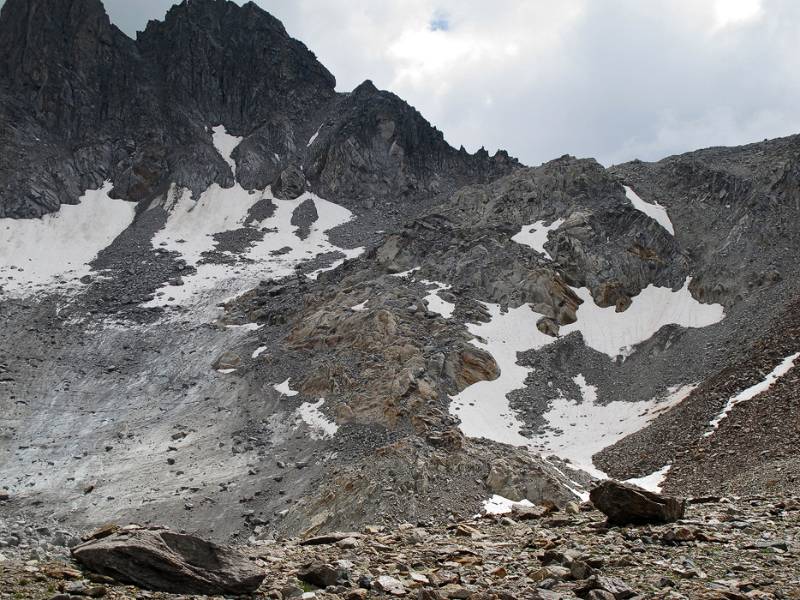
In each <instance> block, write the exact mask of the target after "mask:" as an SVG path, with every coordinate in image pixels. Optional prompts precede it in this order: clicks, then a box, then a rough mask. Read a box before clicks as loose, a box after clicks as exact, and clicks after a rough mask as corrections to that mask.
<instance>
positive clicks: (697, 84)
mask: <svg viewBox="0 0 800 600" xmlns="http://www.w3.org/2000/svg"><path fill="white" fill-rule="evenodd" d="M105 3H106V6H107V8H108V11H109V13H110V15H111V18H112V20H113V21H114V22H115V23H117V24H118V25H119V26H120V27H121V28H122V29H123V30H125V31H126V32H127V33H129V34H131V35H135V32H136V30H138V29H142V28H143V27H144V25H145V23H146V21H147V20H148V19H151V18H161V17H163V15H164V13H165V12H166V10H167V8H168V7H169V6H170V5H171V4H172V3H173V2H171V1H170V0H136V1H133V0H105ZM257 3H258V4H259V5H261V6H262V7H263V8H265V9H266V10H268V11H269V12H271V13H272V14H273V15H275V16H276V17H278V18H279V19H281V20H282V21H283V23H284V25H285V26H286V28H287V30H288V31H289V33H290V34H291V35H292V36H293V37H296V38H298V39H300V40H302V41H303V42H304V43H305V44H306V45H307V46H308V47H309V48H310V49H311V50H313V51H314V52H315V53H316V54H317V56H318V57H319V59H320V60H321V61H322V63H323V64H325V65H326V66H327V67H328V69H330V70H331V72H333V74H334V75H335V76H336V79H337V82H338V89H339V90H340V91H349V90H351V89H352V88H354V87H355V86H356V85H358V84H359V83H360V82H361V81H363V80H364V79H372V80H373V81H374V82H375V84H376V85H377V86H378V87H380V88H383V89H388V90H391V91H393V92H395V93H396V94H398V95H399V96H401V97H402V98H404V99H405V100H407V101H408V102H409V103H410V104H412V105H414V106H415V107H416V108H417V109H419V110H420V111H421V112H422V114H423V115H424V116H425V117H426V118H427V119H428V120H429V121H431V122H432V123H433V124H434V125H436V126H437V127H438V128H439V129H441V130H442V131H444V134H445V137H446V138H447V140H448V141H449V142H450V143H451V144H453V145H454V146H456V147H458V146H459V145H461V144H463V145H464V146H465V147H466V148H467V149H468V150H470V151H474V150H476V149H478V148H479V147H481V146H485V147H486V149H487V150H489V151H490V152H494V150H496V149H497V148H505V149H507V150H508V151H509V152H510V153H511V154H512V155H514V156H517V157H519V158H520V159H521V160H522V161H523V162H525V163H527V164H538V163H540V162H543V161H545V160H549V159H551V158H555V157H558V156H560V155H562V154H566V153H569V154H574V155H577V156H593V157H595V158H597V159H598V160H600V161H601V162H603V163H604V164H612V163H616V162H622V161H626V160H630V159H633V158H642V159H645V160H654V159H659V158H662V157H664V156H667V155H669V154H674V153H677V152H684V151H687V150H692V149H696V148H700V147H706V146H712V145H732V144H741V143H746V142H750V141H758V140H761V139H764V138H767V137H777V136H782V135H788V134H791V133H797V132H800V1H799V0H493V1H491V2H489V1H486V0H336V1H332V0H257Z"/></svg>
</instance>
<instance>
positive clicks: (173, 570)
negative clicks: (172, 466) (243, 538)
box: [72, 528, 266, 595]
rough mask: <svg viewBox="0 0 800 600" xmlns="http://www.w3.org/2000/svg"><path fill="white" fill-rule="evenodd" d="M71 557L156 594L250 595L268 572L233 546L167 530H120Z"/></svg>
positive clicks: (87, 544)
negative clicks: (157, 592) (156, 592)
mask: <svg viewBox="0 0 800 600" xmlns="http://www.w3.org/2000/svg"><path fill="white" fill-rule="evenodd" d="M72 555H73V557H74V558H75V560H77V561H78V562H79V563H81V564H82V565H83V566H84V567H86V568H87V569H89V570H91V571H93V572H95V573H100V574H101V575H107V576H109V577H112V578H113V579H115V580H117V581H120V582H122V583H131V584H134V585H137V586H139V587H141V588H144V589H149V590H153V591H159V592H173V593H180V594H206V595H219V594H234V595H237V594H249V593H252V592H255V591H256V590H257V589H258V588H259V586H260V585H261V583H262V581H263V580H264V577H265V575H266V574H265V572H264V571H263V570H261V569H259V568H258V567H256V566H255V565H253V564H252V563H251V562H250V561H249V560H248V559H247V557H245V556H244V555H243V554H240V553H239V552H237V551H235V550H233V549H232V548H229V547H226V546H218V545H217V544H213V543H211V542H207V541H205V540H203V539H200V538H198V537H195V536H191V535H186V534H181V533H175V532H174V531H170V530H168V529H140V528H136V529H131V528H126V529H121V530H119V531H117V532H115V533H112V534H111V535H108V536H106V537H103V538H101V539H94V540H90V541H88V542H86V543H84V544H80V545H79V546H76V547H75V548H73V549H72Z"/></svg>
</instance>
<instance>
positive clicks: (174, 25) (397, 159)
mask: <svg viewBox="0 0 800 600" xmlns="http://www.w3.org/2000/svg"><path fill="white" fill-rule="evenodd" d="M0 52H2V56H3V57H4V58H3V59H2V60H0V88H1V89H2V91H0V122H2V123H3V124H4V127H3V133H2V134H0V135H1V136H2V137H0V148H1V149H2V151H3V152H2V154H3V158H2V159H0V182H2V183H0V217H17V218H26V217H35V216H40V215H42V214H45V213H48V212H53V211H56V210H58V207H59V206H60V205H61V204H62V203H64V204H74V203H75V202H76V201H77V199H78V197H79V196H80V194H81V193H83V191H85V190H86V189H87V188H90V187H99V185H100V184H101V183H102V182H103V181H104V180H107V179H110V180H111V181H113V183H114V192H113V195H114V196H115V197H119V198H123V199H127V200H131V201H139V200H143V199H149V198H151V197H153V196H154V195H155V194H157V193H159V192H161V191H163V190H164V189H165V188H166V187H167V186H168V185H169V184H171V183H175V184H177V185H179V186H181V187H187V188H189V189H191V190H192V191H193V192H194V193H195V194H199V193H200V192H202V191H203V190H205V189H206V188H207V187H208V185H210V184H211V183H214V182H216V183H219V184H220V185H222V186H225V187H228V186H230V185H232V184H233V177H234V176H233V173H232V172H231V169H230V168H228V166H227V165H226V163H225V162H224V161H222V160H221V158H220V157H219V155H218V154H217V153H216V152H215V151H214V149H213V146H212V144H211V137H210V134H209V128H211V127H214V126H217V125H224V126H225V128H226V129H227V131H228V132H230V133H232V134H235V135H238V136H242V137H244V138H245V139H244V142H243V143H242V144H241V145H240V147H239V149H238V151H237V152H238V154H237V156H236V158H237V161H238V162H239V163H240V169H239V171H238V173H237V179H238V180H239V181H240V182H241V183H242V184H243V185H244V186H245V187H246V188H248V189H263V188H265V187H266V186H268V185H269V184H271V183H273V182H275V181H276V179H277V178H279V176H280V175H281V173H283V172H285V171H286V170H287V169H290V170H296V169H298V168H300V167H303V166H307V167H308V170H309V176H308V182H307V184H308V185H309V186H310V187H311V188H312V189H319V190H321V191H324V192H325V193H327V194H328V195H330V196H333V197H334V199H339V200H345V199H355V200H359V199H364V198H372V199H375V198H381V197H389V196H392V197H401V198H404V199H409V200H413V199H418V198H422V197H427V196H430V195H432V194H435V193H438V192H440V191H442V190H443V189H450V188H452V187H454V185H456V184H458V183H460V182H462V181H466V182H473V181H480V180H485V179H487V178H491V177H493V176H495V175H499V174H503V173H505V172H508V170H509V169H511V168H513V166H514V165H515V161H513V160H510V159H508V157H507V156H505V155H499V156H498V157H497V160H490V159H489V158H488V156H486V155H485V153H482V154H478V155H476V156H470V155H467V154H466V153H458V152H456V151H455V150H454V149H453V148H451V147H450V146H449V145H448V144H447V143H446V142H445V141H444V138H443V136H442V135H441V133H440V132H438V131H436V130H435V129H434V128H433V127H432V126H431V125H430V124H429V123H428V122H427V121H425V120H424V119H423V118H422V116H421V115H420V114H419V113H417V112H416V111H415V110H414V109H413V108H411V107H410V106H408V105H407V104H406V103H405V102H403V101H402V100H400V99H399V98H397V97H396V96H394V95H392V94H388V93H386V92H379V91H378V90H376V89H375V88H374V87H373V86H372V85H371V84H364V85H362V86H359V88H358V89H357V90H356V91H355V92H354V93H352V94H337V93H336V91H335V83H336V82H335V79H334V77H333V75H331V74H330V72H329V71H328V70H327V69H326V68H325V67H324V66H323V65H322V64H320V63H319V61H317V59H316V57H315V56H314V54H313V53H312V52H310V51H309V50H308V49H307V48H306V47H305V46H304V45H303V44H302V43H300V42H298V41H296V40H294V39H292V38H291V37H289V35H288V34H287V32H286V30H285V29H284V27H283V25H282V24H281V23H280V22H279V21H278V20H277V19H275V18H274V17H272V16H271V15H269V14H268V13H266V12H265V11H263V10H262V9H260V8H259V7H258V6H256V5H255V4H253V3H248V4H245V5H244V6H241V7H240V6H238V5H237V4H235V3H233V2H230V1H228V0H191V1H189V0H186V1H184V2H182V3H181V4H179V5H177V6H175V7H173V8H172V9H171V10H170V11H169V13H168V14H167V15H166V17H165V19H164V21H163V22H159V21H151V22H150V23H149V24H148V25H147V27H146V29H145V31H144V32H142V33H140V34H139V36H138V38H137V40H135V41H134V40H131V39H129V38H128V37H126V36H125V35H124V34H123V33H122V32H121V31H120V30H119V29H117V28H116V27H115V26H113V25H112V24H111V23H110V21H109V19H108V16H107V14H106V13H105V10H104V8H103V5H102V3H101V2H100V1H99V0H69V1H64V2H58V3H49V2H45V1H44V0H9V2H7V3H6V4H5V6H4V7H3V10H2V14H0ZM328 131H330V132H332V135H328V134H327V132H328ZM315 132H319V134H322V133H323V132H325V133H326V134H325V135H318V137H319V141H318V142H316V143H315V144H310V143H309V140H310V139H311V138H312V136H314V135H315ZM304 183H305V182H304Z"/></svg>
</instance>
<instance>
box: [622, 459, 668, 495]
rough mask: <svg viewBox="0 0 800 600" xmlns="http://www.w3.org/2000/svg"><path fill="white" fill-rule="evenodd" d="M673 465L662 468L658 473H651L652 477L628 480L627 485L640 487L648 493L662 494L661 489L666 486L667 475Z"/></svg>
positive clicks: (646, 476)
mask: <svg viewBox="0 0 800 600" xmlns="http://www.w3.org/2000/svg"><path fill="white" fill-rule="evenodd" d="M671 468H672V465H665V466H663V467H661V468H660V469H659V470H658V471H655V472H654V473H650V475H645V476H644V477H635V478H633V479H628V480H626V481H625V483H630V484H632V485H638V486H639V487H640V488H642V489H643V490H647V491H648V492H654V493H656V494H660V493H661V488H662V487H663V485H664V481H665V480H666V479H667V474H668V473H669V471H670V469H671Z"/></svg>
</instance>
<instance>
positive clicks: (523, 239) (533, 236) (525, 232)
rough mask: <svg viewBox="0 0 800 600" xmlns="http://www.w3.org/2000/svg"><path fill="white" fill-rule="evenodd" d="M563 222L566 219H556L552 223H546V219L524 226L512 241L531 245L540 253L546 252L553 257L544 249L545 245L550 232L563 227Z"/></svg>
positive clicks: (546, 254) (545, 253)
mask: <svg viewBox="0 0 800 600" xmlns="http://www.w3.org/2000/svg"><path fill="white" fill-rule="evenodd" d="M563 223H564V219H556V220H555V221H553V222H552V223H550V225H545V224H544V221H536V223H532V224H531V225H525V226H523V227H522V229H521V230H520V232H519V233H518V234H516V235H515V236H514V237H512V238H511V241H514V242H517V243H518V244H524V245H525V246H530V247H531V248H533V249H534V250H536V252H538V253H539V254H544V255H545V256H547V257H548V258H550V259H552V258H553V257H552V256H550V253H549V252H548V251H547V250H545V249H544V245H545V244H546V243H547V240H548V238H549V236H550V232H551V231H555V230H556V229H558V228H559V227H561V225H562V224H563Z"/></svg>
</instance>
